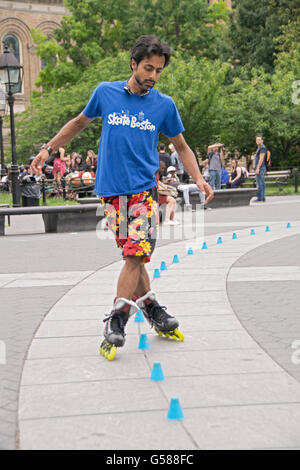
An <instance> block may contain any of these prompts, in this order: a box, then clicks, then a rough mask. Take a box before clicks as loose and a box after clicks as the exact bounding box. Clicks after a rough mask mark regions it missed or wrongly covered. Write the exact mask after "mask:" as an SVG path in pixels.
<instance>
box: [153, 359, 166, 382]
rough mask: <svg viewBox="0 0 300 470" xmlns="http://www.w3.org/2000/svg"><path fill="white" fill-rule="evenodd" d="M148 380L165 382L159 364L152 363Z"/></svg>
mask: <svg viewBox="0 0 300 470" xmlns="http://www.w3.org/2000/svg"><path fill="white" fill-rule="evenodd" d="M150 379H151V380H154V381H155V382H160V381H161V380H165V377H164V374H163V371H162V368H161V365H160V362H154V364H153V368H152V373H151V377H150Z"/></svg>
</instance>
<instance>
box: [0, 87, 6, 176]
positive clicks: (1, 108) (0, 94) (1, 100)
mask: <svg viewBox="0 0 300 470" xmlns="http://www.w3.org/2000/svg"><path fill="white" fill-rule="evenodd" d="M5 108H6V97H5V92H4V91H3V90H2V88H1V84H0V156H1V172H0V178H2V177H3V176H5V175H6V171H5V164H4V146H3V132H2V126H3V116H4V114H5Z"/></svg>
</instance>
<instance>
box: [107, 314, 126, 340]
mask: <svg viewBox="0 0 300 470" xmlns="http://www.w3.org/2000/svg"><path fill="white" fill-rule="evenodd" d="M109 320H111V322H110V328H111V329H112V330H113V331H114V332H116V333H121V334H122V335H123V336H124V335H125V325H126V323H127V321H128V318H124V315H123V314H122V313H115V312H112V313H110V314H109V315H107V317H106V318H104V320H103V322H107V321H109Z"/></svg>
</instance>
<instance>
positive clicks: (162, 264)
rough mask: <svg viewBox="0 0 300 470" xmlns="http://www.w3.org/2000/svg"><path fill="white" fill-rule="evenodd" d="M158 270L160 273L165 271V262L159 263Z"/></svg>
mask: <svg viewBox="0 0 300 470" xmlns="http://www.w3.org/2000/svg"><path fill="white" fill-rule="evenodd" d="M160 270H161V271H166V270H167V265H166V262H165V261H162V262H161V263H160Z"/></svg>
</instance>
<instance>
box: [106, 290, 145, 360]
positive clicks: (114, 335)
mask: <svg viewBox="0 0 300 470" xmlns="http://www.w3.org/2000/svg"><path fill="white" fill-rule="evenodd" d="M137 310H138V309H137V307H136V305H135V304H134V302H131V301H129V300H127V299H123V298H119V299H116V301H115V303H114V308H113V310H112V311H111V313H110V314H109V315H107V317H106V318H105V319H104V320H103V321H104V322H105V327H104V338H105V339H104V340H103V342H102V344H101V346H100V354H102V356H104V357H105V358H106V359H108V360H109V361H112V360H113V358H114V357H115V354H116V350H117V348H120V347H122V346H124V344H125V336H126V334H125V326H126V323H127V322H128V319H129V317H130V316H131V315H133V314H134V313H135V312H136V311H137Z"/></svg>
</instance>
